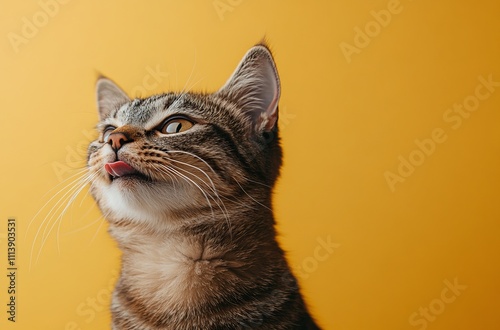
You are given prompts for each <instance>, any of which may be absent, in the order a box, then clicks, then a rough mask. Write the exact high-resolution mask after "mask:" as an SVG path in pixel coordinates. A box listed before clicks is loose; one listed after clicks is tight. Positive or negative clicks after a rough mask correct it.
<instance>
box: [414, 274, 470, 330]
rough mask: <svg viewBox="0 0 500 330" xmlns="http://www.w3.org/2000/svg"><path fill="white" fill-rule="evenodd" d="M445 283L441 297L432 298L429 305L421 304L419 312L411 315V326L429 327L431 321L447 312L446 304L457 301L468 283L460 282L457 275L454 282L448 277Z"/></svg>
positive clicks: (420, 329)
mask: <svg viewBox="0 0 500 330" xmlns="http://www.w3.org/2000/svg"><path fill="white" fill-rule="evenodd" d="M443 283H444V288H443V289H442V290H441V294H440V295H439V297H437V298H435V299H433V300H431V301H430V302H429V305H427V306H424V307H422V306H420V307H419V309H418V311H417V312H414V313H412V314H411V315H410V317H409V318H408V322H409V323H410V325H411V326H414V327H418V330H425V329H427V328H428V327H429V324H430V323H432V322H434V321H435V320H436V319H437V317H438V316H439V315H441V314H443V313H444V312H445V310H446V306H447V305H449V304H451V303H453V302H455V301H456V300H457V298H458V297H460V295H462V293H463V292H464V291H465V290H466V289H467V285H463V284H460V283H458V278H456V277H455V279H454V280H453V282H450V281H449V280H447V279H446V280H444V281H443Z"/></svg>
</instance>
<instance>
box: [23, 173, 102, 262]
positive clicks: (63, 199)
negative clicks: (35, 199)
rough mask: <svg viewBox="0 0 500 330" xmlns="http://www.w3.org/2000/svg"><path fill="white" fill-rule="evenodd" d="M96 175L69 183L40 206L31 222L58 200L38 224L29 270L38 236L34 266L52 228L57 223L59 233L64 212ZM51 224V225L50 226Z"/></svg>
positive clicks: (84, 176)
mask: <svg viewBox="0 0 500 330" xmlns="http://www.w3.org/2000/svg"><path fill="white" fill-rule="evenodd" d="M96 175H97V174H89V173H86V174H84V175H81V176H80V177H79V178H78V179H76V180H73V181H71V182H70V183H69V184H67V185H66V186H65V187H63V188H62V189H60V190H59V191H58V192H57V193H56V194H55V195H54V196H53V197H52V198H51V199H50V200H49V201H48V202H47V203H45V205H44V206H42V208H41V209H40V211H39V212H38V213H37V214H36V215H35V217H34V218H33V220H34V219H35V218H36V217H37V216H38V214H39V213H40V212H41V211H42V210H44V209H45V207H46V206H47V205H48V204H49V203H50V202H51V201H52V200H53V199H54V198H56V197H59V199H58V200H57V201H56V203H55V204H54V206H52V207H51V209H50V210H49V212H48V213H47V215H46V216H45V217H44V219H43V220H42V223H41V224H40V226H39V227H38V229H37V231H36V233H35V237H34V239H33V243H32V245H31V251H30V266H29V268H30V269H31V266H32V264H33V256H34V255H33V254H34V250H35V244H36V242H37V240H38V237H39V236H40V234H41V237H42V242H41V245H40V249H39V251H38V254H37V257H36V260H35V264H36V263H37V262H38V259H39V257H40V255H41V252H42V250H43V247H44V245H45V243H46V241H47V239H48V236H49V235H50V233H51V231H52V230H53V228H54V226H55V225H56V224H57V223H59V226H58V231H60V222H61V221H60V220H61V219H62V217H63V216H64V214H65V212H66V210H67V209H68V207H69V205H70V204H71V203H72V202H73V201H74V199H75V198H76V196H78V194H79V193H80V192H81V190H82V189H83V188H84V187H85V186H86V184H87V183H88V182H89V181H91V180H92V179H93V178H94V177H95V176H96ZM68 188H69V189H68ZM66 189H68V190H67V191H65V190H66ZM61 194H62V196H61ZM65 203H67V204H66V206H65V207H64V209H63V211H62V213H61V214H60V215H59V216H58V217H57V218H56V219H55V220H54V219H53V217H54V216H55V214H57V213H58V211H59V210H60V209H61V208H62V207H63V206H64V204H65ZM53 220H54V221H53ZM51 223H52V225H51ZM49 227H50V228H49ZM42 228H43V233H41V230H42ZM57 247H58V250H59V251H60V243H59V232H58V235H57Z"/></svg>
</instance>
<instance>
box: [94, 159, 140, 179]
mask: <svg viewBox="0 0 500 330" xmlns="http://www.w3.org/2000/svg"><path fill="white" fill-rule="evenodd" d="M104 169H105V170H106V172H108V174H109V175H110V179H111V180H115V179H117V178H128V177H138V178H144V179H146V177H145V176H144V175H143V174H142V173H140V172H139V171H137V170H136V169H135V168H133V167H132V166H130V165H129V164H127V163H125V162H124V161H121V160H119V161H116V162H113V163H107V164H105V165H104Z"/></svg>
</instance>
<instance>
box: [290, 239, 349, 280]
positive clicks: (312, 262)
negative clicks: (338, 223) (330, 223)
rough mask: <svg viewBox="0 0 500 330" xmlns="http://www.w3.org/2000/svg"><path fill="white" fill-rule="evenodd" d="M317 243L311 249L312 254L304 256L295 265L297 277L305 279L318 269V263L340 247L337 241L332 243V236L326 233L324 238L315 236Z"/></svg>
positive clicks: (325, 259)
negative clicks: (296, 265)
mask: <svg viewBox="0 0 500 330" xmlns="http://www.w3.org/2000/svg"><path fill="white" fill-rule="evenodd" d="M316 242H317V243H318V244H317V245H316V246H315V247H314V250H313V254H312V255H311V256H309V257H306V258H304V260H302V262H301V263H300V264H299V265H298V267H295V272H296V275H297V277H298V278H299V279H302V280H305V279H307V278H309V276H310V275H311V274H312V273H314V272H315V271H316V270H318V268H319V265H320V263H322V262H325V261H327V260H328V258H330V256H331V255H332V254H333V253H334V252H335V250H336V249H338V248H339V247H340V244H339V243H334V242H333V241H332V237H331V236H330V235H328V236H327V237H326V238H323V237H318V238H316Z"/></svg>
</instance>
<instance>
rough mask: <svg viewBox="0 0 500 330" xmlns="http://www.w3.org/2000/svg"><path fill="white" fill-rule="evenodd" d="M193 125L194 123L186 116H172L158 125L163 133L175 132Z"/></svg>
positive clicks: (185, 129)
mask: <svg viewBox="0 0 500 330" xmlns="http://www.w3.org/2000/svg"><path fill="white" fill-rule="evenodd" d="M193 126H194V123H193V122H191V121H189V120H187V119H186V118H172V119H169V120H167V121H166V122H165V123H164V124H163V125H162V126H160V129H159V131H160V132H161V133H163V134H176V133H180V132H184V131H187V130H188V129H190V128H191V127H193Z"/></svg>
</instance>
